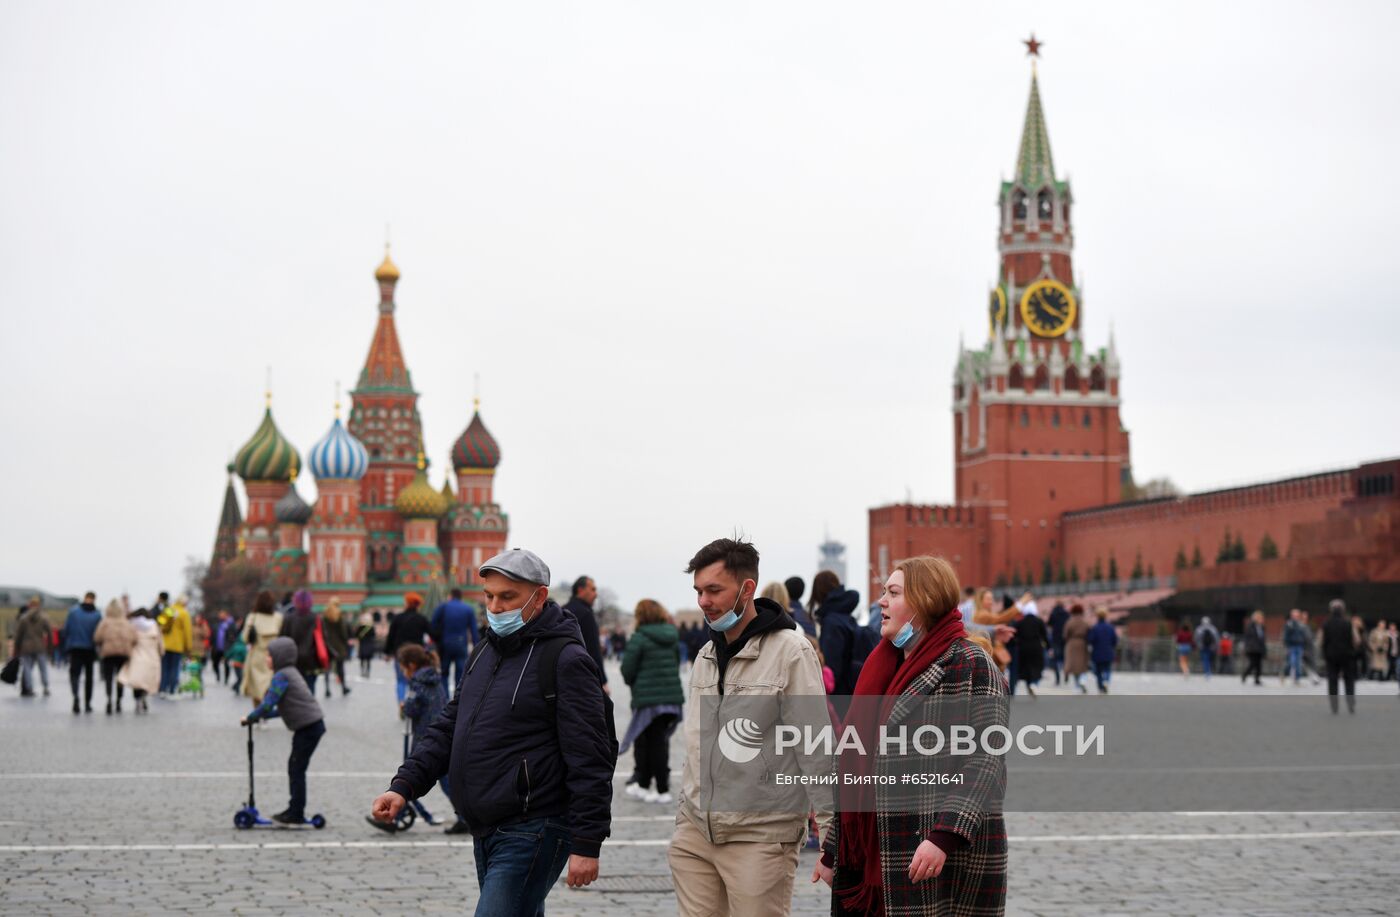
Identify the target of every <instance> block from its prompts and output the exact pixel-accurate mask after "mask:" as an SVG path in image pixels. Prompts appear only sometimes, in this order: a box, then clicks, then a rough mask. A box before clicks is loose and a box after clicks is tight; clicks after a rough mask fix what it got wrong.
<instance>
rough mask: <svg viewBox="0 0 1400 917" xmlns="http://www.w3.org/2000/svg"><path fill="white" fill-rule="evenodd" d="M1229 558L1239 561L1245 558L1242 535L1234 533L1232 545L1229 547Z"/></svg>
mask: <svg viewBox="0 0 1400 917" xmlns="http://www.w3.org/2000/svg"><path fill="white" fill-rule="evenodd" d="M1230 559H1231V560H1233V561H1241V560H1244V559H1245V549H1244V536H1243V535H1236V536H1235V544H1234V547H1232V548H1231V549H1230Z"/></svg>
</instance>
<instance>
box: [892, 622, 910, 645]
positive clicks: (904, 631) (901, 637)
mask: <svg viewBox="0 0 1400 917" xmlns="http://www.w3.org/2000/svg"><path fill="white" fill-rule="evenodd" d="M913 639H914V622H913V621H905V622H904V626H903V627H901V628H900V629H899V633H897V634H895V635H894V639H893V640H891V641H890V642H891V643H893V644H894V648H895V649H897V650H902V649H904V645H905V644H906V643H908V642H909V641H910V640H913Z"/></svg>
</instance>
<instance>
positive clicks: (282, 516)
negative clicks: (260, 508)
mask: <svg viewBox="0 0 1400 917" xmlns="http://www.w3.org/2000/svg"><path fill="white" fill-rule="evenodd" d="M272 512H273V513H274V514H276V516H277V521H278V522H290V523H292V524H294V525H306V523H308V522H310V521H311V507H310V506H309V505H308V504H307V502H306V501H305V500H303V499H302V498H301V494H299V493H297V485H296V479H295V478H293V479H292V483H291V486H289V487H288V488H287V492H286V493H285V494H283V496H282V499H280V500H278V501H277V503H276V505H275V506H273V507H272Z"/></svg>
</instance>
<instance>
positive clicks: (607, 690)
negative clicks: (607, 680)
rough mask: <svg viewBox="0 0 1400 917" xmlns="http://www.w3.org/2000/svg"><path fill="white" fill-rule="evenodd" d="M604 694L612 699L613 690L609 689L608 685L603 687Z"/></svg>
mask: <svg viewBox="0 0 1400 917" xmlns="http://www.w3.org/2000/svg"><path fill="white" fill-rule="evenodd" d="M603 693H604V694H606V695H607V696H608V697H612V688H609V687H608V686H607V685H606V684H605V685H603Z"/></svg>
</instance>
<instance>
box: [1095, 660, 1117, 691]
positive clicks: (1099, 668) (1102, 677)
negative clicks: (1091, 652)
mask: <svg viewBox="0 0 1400 917" xmlns="http://www.w3.org/2000/svg"><path fill="white" fill-rule="evenodd" d="M1111 677H1113V663H1111V662H1096V663H1094V680H1095V681H1097V682H1098V683H1099V690H1100V691H1103V690H1105V689H1107V688H1108V680H1109V679H1110V678H1111Z"/></svg>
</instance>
